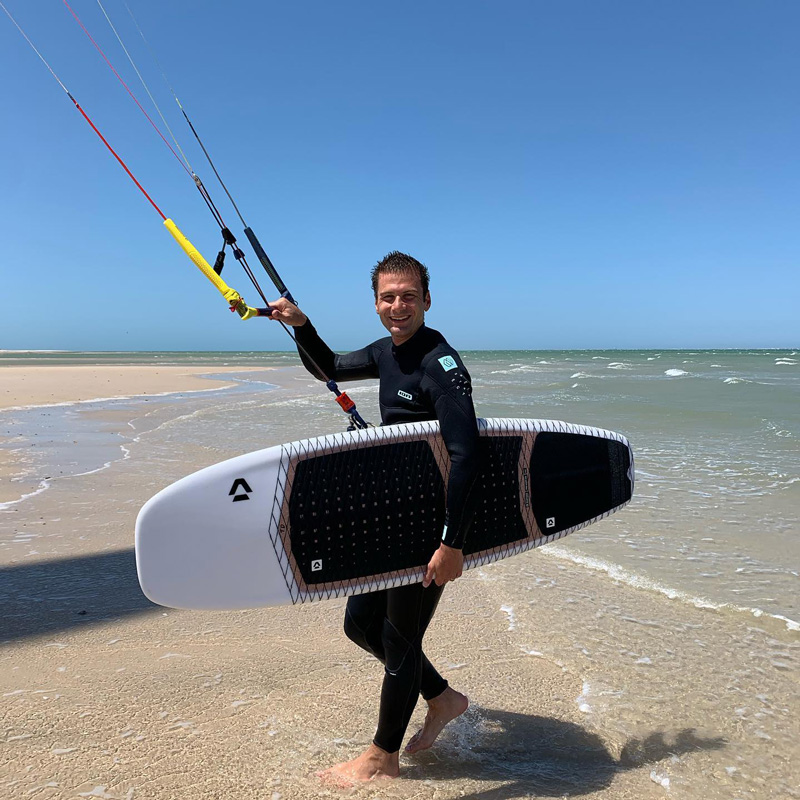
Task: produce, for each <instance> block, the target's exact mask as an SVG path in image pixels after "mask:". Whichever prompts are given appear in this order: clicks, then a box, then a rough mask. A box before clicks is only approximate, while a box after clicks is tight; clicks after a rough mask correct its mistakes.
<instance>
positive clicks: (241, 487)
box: [228, 478, 253, 503]
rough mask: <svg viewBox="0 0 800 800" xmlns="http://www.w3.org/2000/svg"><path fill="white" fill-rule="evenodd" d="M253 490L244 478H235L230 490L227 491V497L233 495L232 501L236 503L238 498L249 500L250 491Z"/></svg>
mask: <svg viewBox="0 0 800 800" xmlns="http://www.w3.org/2000/svg"><path fill="white" fill-rule="evenodd" d="M252 491H253V490H252V489H251V488H250V485H249V484H248V483H247V481H246V480H245V479H244V478H237V479H236V480H235V481H234V482H233V486H231V490H230V491H229V492H228V497H230V496H231V495H233V502H234V503H236V502H238V501H239V500H249V499H250V492H252Z"/></svg>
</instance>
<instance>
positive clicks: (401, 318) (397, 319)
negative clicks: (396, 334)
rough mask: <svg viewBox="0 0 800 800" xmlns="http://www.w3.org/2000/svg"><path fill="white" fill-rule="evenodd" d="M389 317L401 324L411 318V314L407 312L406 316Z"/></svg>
mask: <svg viewBox="0 0 800 800" xmlns="http://www.w3.org/2000/svg"><path fill="white" fill-rule="evenodd" d="M389 319H390V320H391V321H392V322H394V323H395V324H396V325H401V324H402V323H404V322H408V320H410V319H411V314H407V315H406V316H405V317H389Z"/></svg>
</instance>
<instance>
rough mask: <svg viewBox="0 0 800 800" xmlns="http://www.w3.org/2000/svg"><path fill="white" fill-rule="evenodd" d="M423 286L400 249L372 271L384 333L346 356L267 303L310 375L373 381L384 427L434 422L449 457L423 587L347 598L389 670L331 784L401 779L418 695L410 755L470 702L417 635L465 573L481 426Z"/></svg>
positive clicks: (297, 316) (415, 264)
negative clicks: (420, 718)
mask: <svg viewBox="0 0 800 800" xmlns="http://www.w3.org/2000/svg"><path fill="white" fill-rule="evenodd" d="M428 283H429V275H428V270H427V268H426V267H425V266H424V265H423V264H421V263H420V262H419V261H417V260H416V259H414V258H412V257H411V256H408V255H405V254H403V253H398V252H393V253H390V254H389V255H387V256H386V258H384V259H383V260H382V261H381V262H380V263H379V264H377V266H375V268H374V269H373V270H372V288H373V292H374V294H375V310H376V311H377V313H378V316H379V317H380V319H381V322H382V323H383V325H384V327H385V328H386V329H387V330H388V331H389V333H390V336H388V337H386V338H384V339H379V340H378V341H376V342H373V343H372V344H371V345H368V346H367V347H365V348H363V349H362V350H356V351H354V352H352V353H347V354H345V355H337V354H335V353H333V351H332V350H331V349H330V348H329V347H328V346H327V345H326V344H325V342H323V341H322V339H321V338H320V336H319V334H318V333H317V331H316V329H315V328H314V326H313V325H312V324H311V322H310V321H309V320H308V317H306V315H305V314H304V313H303V312H302V311H301V310H300V309H299V308H297V306H295V305H294V304H293V303H291V302H289V301H288V300H286V299H285V298H281V299H279V300H276V301H274V302H273V303H271V304H270V305H271V306H272V308H273V312H272V319H275V320H281V321H282V322H284V323H286V324H287V325H291V326H292V327H293V328H294V331H295V336H296V339H297V343H298V345H300V347H301V348H302V349H301V350H300V357H301V359H302V360H303V363H304V364H305V366H306V368H307V369H308V370H309V372H311V373H312V374H313V375H315V377H317V378H320V379H322V380H324V377H323V375H321V374H320V372H319V370H320V369H321V370H322V371H323V372H324V373H325V374H326V375H327V376H328V377H329V378H332V379H333V380H336V381H347V380H363V379H366V378H379V379H380V409H381V421H382V424H384V425H391V424H396V423H399V422H418V421H420V420H431V419H438V420H439V425H440V429H441V433H442V438H443V440H444V443H445V446H446V448H447V451H448V453H449V455H450V460H451V469H450V476H449V480H448V485H447V508H446V512H447V513H446V524H445V527H444V531H443V532H442V542H441V544H440V545H439V547H438V549H437V550H436V551H435V552H434V553H433V554H432V556H431V560H430V563H429V564H428V567H427V570H426V573H425V578H424V580H423V582H422V583H421V584H419V583H418V584H413V585H411V586H401V587H397V588H393V589H385V590H382V591H378V592H371V593H369V594H363V595H358V596H355V597H351V598H349V599H348V602H347V610H346V612H345V622H344V628H345V633H346V634H347V636H348V637H349V638H350V639H352V640H353V641H354V642H355V643H356V644H358V645H359V646H360V647H362V648H363V649H364V650H366V651H367V652H369V653H371V654H372V655H374V656H375V657H376V658H378V659H379V660H380V661H381V662H382V663H383V664H384V666H385V672H384V680H383V687H382V690H381V702H380V713H379V718H378V730H377V732H376V734H375V738H374V739H373V743H372V744H371V745H370V747H369V748H367V750H366V751H365V752H364V753H362V754H361V755H360V756H359V757H358V758H355V759H353V760H352V761H348V762H345V763H343V764H337V765H336V766H334V767H331V768H330V769H328V770H325V772H323V773H320V776H321V777H322V778H323V779H326V780H331V781H333V782H341V780H342V779H345V780H349V781H365V780H371V779H373V778H394V777H396V776H397V775H398V774H399V771H400V764H399V751H400V745H401V743H402V740H403V736H404V734H405V731H406V728H407V726H408V722H409V720H410V718H411V713H412V711H413V710H414V706H415V705H416V702H417V697H418V695H419V694H422V697H423V698H424V699H425V700H426V701H427V703H428V712H427V715H426V718H425V723H424V725H423V727H422V728H421V730H420V731H418V732H417V734H416V735H415V736H414V737H412V739H411V740H410V742H409V743H408V745H407V746H406V752H409V753H415V752H418V751H419V750H425V749H427V748H428V747H430V746H431V745H432V744H433V742H434V741H435V740H436V737H437V736H438V735H439V733H441V731H442V729H443V728H444V726H445V725H447V723H448V722H450V721H451V720H453V719H455V718H456V717H458V716H459V715H461V714H463V713H464V711H466V709H467V706H468V704H469V701H468V700H467V697H466V696H465V695H463V694H461V693H460V692H457V691H455V690H454V689H452V688H451V687H450V686H448V683H447V681H446V680H445V679H444V678H442V676H441V675H439V673H438V672H437V671H436V670H435V668H434V667H433V665H432V664H431V663H430V662H429V661H428V659H427V658H426V657H425V655H424V653H423V652H422V638H423V636H424V634H425V630H426V628H427V627H428V624H429V623H430V621H431V618H432V617H433V613H434V611H435V610H436V605H437V603H438V601H439V597H440V596H441V593H442V590H443V588H444V585H445V584H446V583H448V582H449V581H453V580H455V579H456V578H458V577H460V575H461V571H462V568H463V564H464V558H463V555H462V552H461V548H462V546H463V544H464V540H465V537H466V535H467V533H468V530H469V526H470V523H471V519H472V514H473V498H474V492H473V491H472V489H473V485H474V483H475V479H476V476H477V472H478V427H477V423H476V421H475V409H474V408H473V405H472V387H471V382H470V377H469V373H468V372H467V370H466V368H465V367H464V365H463V363H462V362H461V358H460V356H459V355H458V353H457V352H456V351H455V350H454V349H453V348H452V347H450V345H448V344H447V342H446V341H445V339H444V337H443V336H442V335H441V334H440V333H439V332H438V331H434V330H432V329H431V328H428V327H427V326H426V325H425V312H426V311H427V310H428V309H429V308H430V306H431V297H430V292H429V290H428ZM306 354H307V355H306ZM308 356H310V357H311V358H310V359H309V358H308ZM315 365H318V367H319V369H317V368H316V366H315Z"/></svg>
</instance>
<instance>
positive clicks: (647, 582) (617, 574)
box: [539, 543, 800, 631]
mask: <svg viewBox="0 0 800 800" xmlns="http://www.w3.org/2000/svg"><path fill="white" fill-rule="evenodd" d="M539 552H540V553H543V554H545V555H550V556H555V557H556V558H560V559H562V560H564V561H571V562H572V563H573V564H579V565H580V566H582V567H586V568H588V569H591V570H595V571H597V572H605V573H606V574H607V575H608V576H609V577H610V578H613V579H614V580H615V581H620V582H622V583H625V584H627V585H628V586H633V587H634V588H636V589H646V590H648V591H651V592H658V593H659V594H663V595H665V596H666V597H668V598H669V599H670V600H679V601H680V602H683V603H688V604H690V605H693V606H695V608H707V609H711V610H712V611H719V610H720V609H723V608H725V609H728V610H730V611H736V612H738V613H742V614H752V616H754V617H757V618H758V617H770V618H772V619H775V620H778V621H779V622H782V623H783V624H784V625H785V626H786V629H787V630H790V631H800V622H798V621H796V620H793V619H789V617H785V616H783V615H781V614H770V613H768V612H766V611H764V610H763V609H761V608H751V607H749V606H738V605H735V604H734V603H715V602H713V601H712V600H709V599H708V598H706V597H697V596H695V595H691V594H689V593H688V592H684V591H682V590H681V589H675V588H673V587H671V586H667V585H666V584H663V583H661V582H660V581H657V580H654V579H652V578H647V577H645V576H644V575H637V574H636V573H635V572H631V571H630V570H627V569H625V568H624V567H622V566H620V565H619V564H613V563H609V562H608V561H603V560H602V559H599V558H592V557H591V556H583V555H580V554H579V553H574V552H572V551H571V550H568V549H567V548H566V547H565V546H563V545H559V544H555V543H551V544H548V545H547V546H546V547H542V548H541V549H540V551H539Z"/></svg>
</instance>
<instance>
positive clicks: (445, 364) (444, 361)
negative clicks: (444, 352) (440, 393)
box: [439, 356, 458, 372]
mask: <svg viewBox="0 0 800 800" xmlns="http://www.w3.org/2000/svg"><path fill="white" fill-rule="evenodd" d="M439 363H440V364H441V365H442V369H443V370H444V371H445V372H450V370H451V369H455V368H456V367H457V366H458V364H456V360H455V359H454V358H453V356H442V358H440V359H439Z"/></svg>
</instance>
